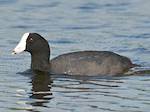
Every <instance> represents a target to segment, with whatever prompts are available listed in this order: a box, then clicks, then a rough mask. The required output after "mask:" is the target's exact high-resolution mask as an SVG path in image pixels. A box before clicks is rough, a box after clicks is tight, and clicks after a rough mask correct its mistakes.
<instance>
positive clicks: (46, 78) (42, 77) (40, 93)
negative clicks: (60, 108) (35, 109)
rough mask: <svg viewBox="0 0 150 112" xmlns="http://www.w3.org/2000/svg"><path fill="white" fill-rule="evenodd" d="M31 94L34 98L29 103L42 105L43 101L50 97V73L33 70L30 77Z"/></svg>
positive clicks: (45, 101)
mask: <svg viewBox="0 0 150 112" xmlns="http://www.w3.org/2000/svg"><path fill="white" fill-rule="evenodd" d="M31 83H32V93H31V94H32V95H31V96H30V97H31V98H33V99H35V101H34V102H32V103H31V105H34V106H44V105H43V103H48V102H49V100H50V99H52V93H51V92H50V89H51V83H52V80H51V78H50V74H48V73H46V72H39V71H36V72H34V75H33V77H32V81H31Z"/></svg>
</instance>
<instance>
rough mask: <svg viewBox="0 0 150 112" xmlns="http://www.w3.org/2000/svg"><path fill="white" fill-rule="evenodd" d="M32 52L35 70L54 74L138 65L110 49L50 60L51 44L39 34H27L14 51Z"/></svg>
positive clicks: (115, 71) (112, 70) (122, 69)
mask: <svg viewBox="0 0 150 112" xmlns="http://www.w3.org/2000/svg"><path fill="white" fill-rule="evenodd" d="M23 51H27V52H29V53H30V54H31V69H32V70H38V71H46V72H50V73H52V74H68V75H118V74H124V73H126V72H128V71H129V70H130V69H131V68H132V67H135V66H136V64H133V63H132V62H131V60H130V59H129V58H127V57H125V56H121V55H119V54H116V53H113V52H110V51H78V52H71V53H66V54H62V55H59V56H57V57H55V58H53V59H52V60H50V61H49V59H50V47H49V44H48V42H47V40H45V39H44V38H43V37H42V36H41V35H39V34H38V33H25V34H24V35H23V37H22V38H21V40H20V42H19V44H18V45H17V46H16V47H15V48H14V50H13V54H18V53H21V52H23Z"/></svg>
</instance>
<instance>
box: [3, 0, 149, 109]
mask: <svg viewBox="0 0 150 112" xmlns="http://www.w3.org/2000/svg"><path fill="white" fill-rule="evenodd" d="M149 6H150V1H149V0H38V1H37V0H0V76H1V78H0V112H13V111H15V112H16V111H18V112H22V111H24V112H26V111H27V112H28V111H29V112H30V111H33V112H49V111H53V112H149V110H150V76H149V75H150V74H149V73H147V74H144V75H145V76H127V77H114V78H101V77H86V78H84V77H67V76H56V77H55V76H50V75H47V74H43V73H39V74H38V75H31V73H27V72H24V71H26V70H27V69H28V68H30V55H29V54H28V53H22V54H20V55H15V56H12V55H11V50H12V49H13V48H14V47H15V45H16V44H17V43H18V41H19V40H20V38H21V36H22V35H23V33H25V32H38V33H40V34H41V35H43V36H44V37H45V38H46V39H47V40H48V42H49V44H50V46H51V58H53V57H55V56H57V55H59V54H62V53H66V52H71V51H78V50H109V51H114V52H117V53H119V54H122V55H125V56H128V57H129V58H131V59H132V61H133V62H134V63H137V64H141V65H142V66H143V68H144V69H145V68H147V67H150V50H149V49H150V44H149V43H150V7H149Z"/></svg>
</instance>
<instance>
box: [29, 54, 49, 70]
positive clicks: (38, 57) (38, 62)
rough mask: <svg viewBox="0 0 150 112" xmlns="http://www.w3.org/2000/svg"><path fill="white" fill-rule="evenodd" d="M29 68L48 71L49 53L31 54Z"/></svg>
mask: <svg viewBox="0 0 150 112" xmlns="http://www.w3.org/2000/svg"><path fill="white" fill-rule="evenodd" d="M31 69H32V70H39V71H49V69H50V64H49V54H44V53H36V54H34V53H33V54H31Z"/></svg>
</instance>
